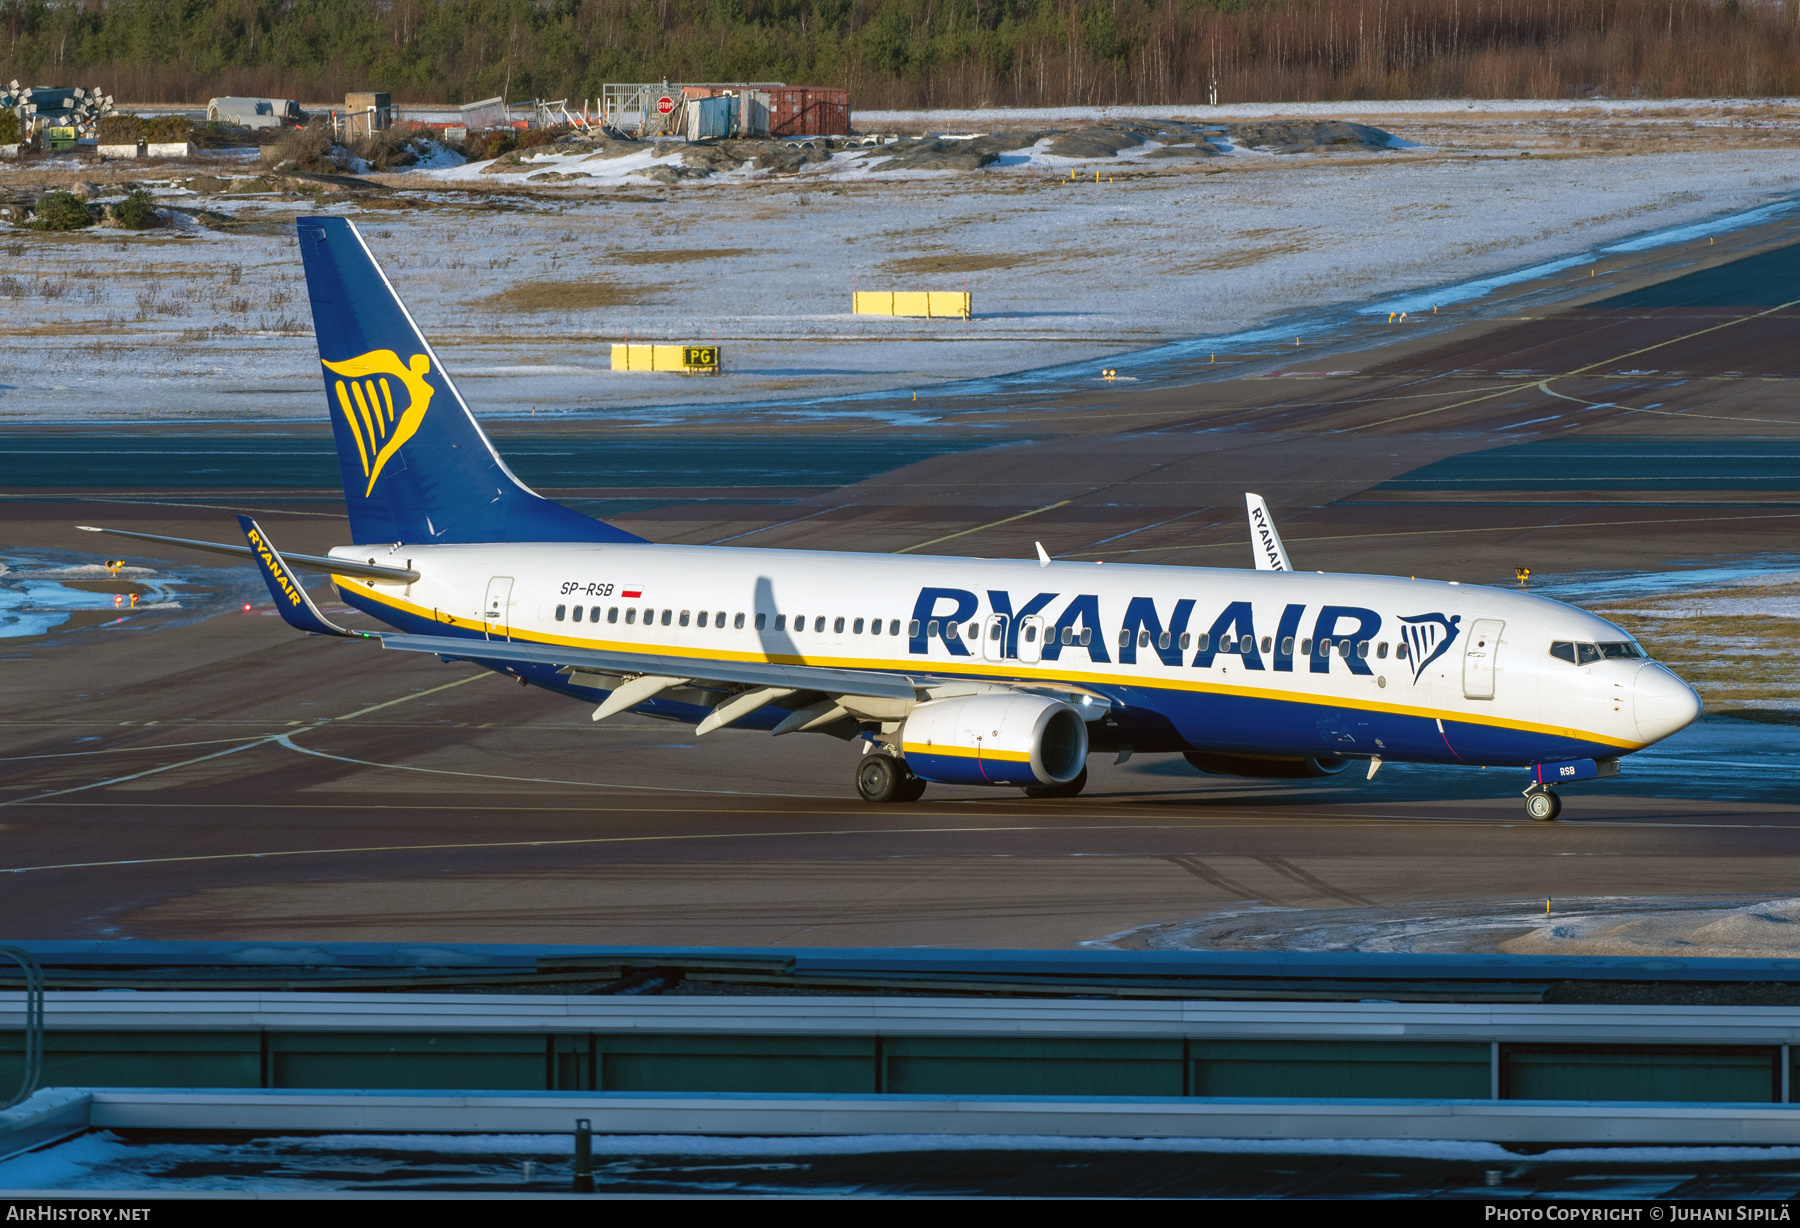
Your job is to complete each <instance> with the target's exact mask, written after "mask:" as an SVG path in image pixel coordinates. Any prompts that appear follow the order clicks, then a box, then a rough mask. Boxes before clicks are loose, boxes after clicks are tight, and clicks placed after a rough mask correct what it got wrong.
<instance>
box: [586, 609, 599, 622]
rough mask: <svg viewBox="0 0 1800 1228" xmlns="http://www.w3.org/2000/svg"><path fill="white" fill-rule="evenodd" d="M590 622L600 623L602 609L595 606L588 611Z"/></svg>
mask: <svg viewBox="0 0 1800 1228" xmlns="http://www.w3.org/2000/svg"><path fill="white" fill-rule="evenodd" d="M588 621H589V622H591V623H597V622H599V621H600V607H599V606H594V607H593V608H592V609H590V610H588Z"/></svg>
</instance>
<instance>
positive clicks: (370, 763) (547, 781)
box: [263, 725, 826, 800]
mask: <svg viewBox="0 0 1800 1228" xmlns="http://www.w3.org/2000/svg"><path fill="white" fill-rule="evenodd" d="M314 728H315V729H316V728H318V726H316V725H315V726H314ZM300 732H311V731H310V730H302V731H300ZM291 737H292V735H291V734H286V733H278V734H272V735H271V736H269V737H267V738H265V739H263V741H266V742H278V743H280V744H281V745H282V746H285V747H287V748H288V749H289V750H292V751H298V752H299V753H300V754H302V755H314V756H317V757H318V758H320V759H335V760H337V761H338V762H339V763H354V764H357V765H358V766H360V767H371V768H382V769H385V770H388V771H395V772H425V773H428V774H430V775H433V776H472V777H474V778H476V779H477V780H510V781H515V782H517V783H520V784H538V785H578V786H580V787H581V788H584V789H628V790H630V791H632V792H634V793H702V794H711V795H714V796H720V797H784V798H801V799H804V800H814V799H819V800H823V799H824V798H825V796H826V795H825V794H819V793H753V792H750V791H749V790H747V789H683V788H680V787H679V786H676V785H618V784H608V783H607V782H605V781H598V780H556V779H553V778H551V777H548V776H501V775H498V774H496V773H493V772H459V771H456V770H455V769H453V768H428V767H414V766H412V765H411V764H408V763H376V762H375V761H374V760H373V759H356V758H352V757H351V756H349V755H334V754H332V753H331V752H330V751H327V750H313V749H312V748H311V747H307V746H300V745H297V744H295V743H294V742H293V741H291V740H290V739H291Z"/></svg>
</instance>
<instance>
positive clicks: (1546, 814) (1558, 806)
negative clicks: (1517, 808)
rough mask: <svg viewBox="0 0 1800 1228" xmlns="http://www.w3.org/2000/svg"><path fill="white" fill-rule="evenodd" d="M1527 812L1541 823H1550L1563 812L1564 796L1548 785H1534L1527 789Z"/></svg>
mask: <svg viewBox="0 0 1800 1228" xmlns="http://www.w3.org/2000/svg"><path fill="white" fill-rule="evenodd" d="M1525 813H1526V814H1528V815H1530V816H1531V817H1532V818H1534V819H1536V820H1537V821H1538V822H1540V823H1549V822H1552V821H1554V820H1555V818H1556V816H1557V815H1559V814H1561V813H1562V798H1560V797H1558V796H1556V793H1555V791H1554V790H1552V789H1550V788H1549V787H1548V786H1547V785H1532V786H1531V788H1529V789H1527V790H1525Z"/></svg>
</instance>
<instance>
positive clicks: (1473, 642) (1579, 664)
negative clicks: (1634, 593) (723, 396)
mask: <svg viewBox="0 0 1800 1228" xmlns="http://www.w3.org/2000/svg"><path fill="white" fill-rule="evenodd" d="M298 225H299V238H300V250H301V254H302V257H303V260H304V263H305V268H306V279H307V287H308V290H309V292H310V294H311V297H312V307H313V319H314V323H315V325H316V331H317V335H318V344H319V355H320V361H321V363H322V364H323V372H324V379H325V393H326V406H327V411H328V413H329V414H330V417H331V421H332V426H333V430H334V432H335V436H336V442H337V452H338V460H339V464H340V467H341V470H342V474H343V479H344V498H345V502H346V504H347V505H348V510H349V519H350V528H351V534H352V537H353V539H354V541H355V542H356V544H355V545H348V546H338V547H335V548H333V549H332V550H331V552H330V554H329V555H328V556H325V557H314V556H303V555H292V554H290V555H285V556H284V555H282V554H281V553H279V552H277V551H276V549H275V547H274V546H273V545H272V544H271V543H270V542H269V540H268V537H267V535H266V534H264V533H263V532H262V531H261V530H260V529H259V528H258V527H257V526H256V524H255V522H254V521H252V520H250V519H249V518H248V517H243V516H240V517H239V521H240V523H241V525H242V527H243V529H244V531H245V533H246V537H247V540H248V545H245V546H233V545H222V544H219V543H212V542H192V541H187V540H185V539H178V538H166V537H160V536H157V535H154V534H147V533H123V532H122V531H120V530H95V531H100V532H115V533H121V534H122V535H123V536H128V537H138V538H143V539H146V540H150V541H159V542H174V543H177V544H181V545H186V546H192V547H197V548H200V549H207V550H213V551H216V552H222V553H228V554H236V555H239V556H249V557H252V558H254V559H255V560H256V561H257V562H258V563H259V564H260V565H261V567H262V569H263V572H264V577H265V579H266V580H267V581H268V584H269V590H270V593H271V594H272V595H273V597H274V598H275V603H276V607H277V608H278V609H279V610H280V611H281V613H282V615H283V617H284V618H286V620H287V621H288V622H289V623H290V624H292V625H293V626H295V627H297V628H299V629H301V630H303V631H308V632H313V633H316V634H321V635H333V636H343V637H346V638H352V639H368V640H373V641H374V643H377V644H379V645H380V646H381V647H383V648H386V649H390V650H401V651H408V652H428V653H436V654H438V655H439V656H440V657H442V658H443V659H445V660H447V661H448V660H467V661H472V662H475V663H476V664H479V665H482V666H485V667H486V668H488V669H492V670H495V671H497V672H499V673H503V674H508V675H511V676H513V677H515V678H517V679H518V680H519V681H520V682H521V683H529V684H530V685H533V686H537V687H541V688H543V689H545V690H549V691H555V692H557V693H559V694H562V695H566V696H568V697H570V698H572V699H576V700H581V701H584V702H587V703H592V704H594V705H595V707H594V712H593V719H595V720H597V721H598V720H604V719H606V718H607V717H609V716H613V715H615V714H617V713H620V712H625V711H632V712H636V713H639V714H641V715H646V716H654V717H663V718H667V719H670V720H676V721H683V722H687V723H690V724H693V725H695V726H696V732H697V733H699V734H708V733H711V732H713V731H715V730H718V729H722V728H725V727H727V726H730V727H732V728H735V729H746V730H764V731H767V732H769V733H772V734H775V735H777V736H779V735H782V734H788V733H801V732H808V733H823V734H828V735H831V736H832V737H834V738H839V739H843V740H845V741H850V742H855V743H857V744H858V746H859V748H860V750H861V752H862V753H861V755H860V757H859V758H858V760H857V764H856V771H855V779H856V787H857V791H858V792H859V793H860V794H861V795H862V797H863V798H865V799H866V800H868V801H870V802H897V801H911V800H914V799H916V798H918V797H919V796H920V795H921V794H922V793H923V792H924V789H925V785H926V782H928V781H935V782H940V783H945V784H957V785H999V786H1011V787H1021V788H1023V789H1024V790H1025V792H1026V793H1028V794H1030V795H1032V796H1035V797H1073V796H1075V795H1076V794H1078V793H1080V792H1081V790H1082V787H1083V785H1084V784H1085V783H1086V781H1087V766H1086V765H1087V759H1088V756H1089V755H1090V754H1092V753H1095V752H1110V753H1113V754H1115V755H1116V756H1117V761H1119V762H1123V761H1124V759H1125V758H1127V757H1129V756H1130V755H1132V754H1134V753H1139V754H1150V753H1157V754H1180V755H1183V756H1185V757H1186V758H1187V760H1188V762H1189V763H1191V764H1192V765H1193V766H1194V767H1196V768H1198V769H1199V770H1201V771H1203V772H1214V773H1223V774H1228V775H1239V776H1265V777H1267V776H1283V777H1301V776H1320V775H1327V774H1331V773H1335V772H1338V771H1341V770H1343V769H1344V768H1345V767H1347V766H1349V764H1350V763H1352V762H1353V761H1359V760H1360V761H1364V762H1366V763H1367V764H1368V765H1369V775H1370V776H1371V777H1372V776H1374V774H1375V771H1376V770H1377V769H1378V768H1379V767H1380V766H1381V764H1382V763H1384V762H1389V761H1393V762H1406V763H1433V764H1467V765H1471V766H1473V765H1484V766H1490V767H1494V766H1509V767H1520V768H1527V769H1529V770H1530V772H1531V783H1530V786H1529V788H1527V789H1526V790H1525V799H1526V809H1527V812H1528V813H1529V814H1530V815H1531V816H1532V817H1533V818H1537V819H1552V818H1555V817H1556V815H1557V813H1558V812H1559V810H1560V808H1561V804H1560V801H1559V800H1558V798H1557V795H1556V793H1555V792H1554V791H1553V787H1554V786H1556V785H1558V784H1562V783H1567V782H1569V781H1576V780H1586V779H1592V778H1595V777H1599V776H1610V775H1613V774H1615V773H1616V772H1617V770H1618V761H1619V757H1620V756H1623V755H1626V754H1629V753H1631V752H1632V751H1636V750H1640V749H1642V748H1644V747H1646V746H1649V745H1650V744H1652V743H1654V742H1657V741H1660V740H1661V739H1663V738H1666V737H1668V736H1669V735H1670V734H1673V733H1675V732H1676V731H1677V730H1680V729H1682V728H1683V727H1685V726H1686V725H1688V724H1689V723H1690V722H1692V721H1693V720H1694V719H1695V718H1696V717H1697V716H1698V715H1699V713H1700V700H1699V697H1698V696H1697V695H1695V693H1694V691H1693V690H1692V689H1691V688H1689V687H1688V686H1687V685H1686V684H1685V683H1684V682H1682V680H1681V679H1680V678H1678V677H1676V675H1675V674H1674V673H1672V672H1671V671H1669V670H1668V669H1666V668H1664V667H1663V666H1662V665H1659V664H1657V663H1656V662H1654V661H1652V660H1650V659H1649V657H1648V655H1647V654H1646V653H1645V652H1644V650H1643V648H1642V647H1641V646H1640V645H1639V644H1638V643H1637V641H1636V640H1635V639H1633V638H1632V636H1631V635H1630V634H1628V633H1627V632H1625V631H1624V630H1622V629H1621V628H1619V627H1617V626H1614V625H1613V624H1612V623H1609V622H1607V621H1606V620H1605V619H1602V618H1599V617H1596V616H1595V615H1592V614H1588V613H1585V612H1583V611H1581V610H1578V609H1575V608H1573V607H1571V606H1568V605H1565V604H1563V603H1562V602H1559V601H1553V600H1549V599H1546V598H1543V597H1537V596H1533V595H1531V594H1530V593H1526V592H1522V591H1513V590H1507V589H1495V588H1486V587H1481V586H1476V585H1464V584H1459V583H1457V582H1455V581H1450V582H1448V583H1440V582H1436V581H1430V580H1417V579H1410V578H1397V577H1391V576H1361V575H1340V574H1327V573H1324V572H1316V573H1308V572H1297V571H1294V570H1293V569H1292V568H1291V566H1290V565H1289V562H1288V557H1287V552H1286V550H1285V548H1284V547H1283V546H1282V543H1281V538H1280V536H1279V534H1278V533H1277V532H1276V530H1275V525H1274V523H1273V520H1272V518H1271V517H1270V515H1269V511H1268V507H1267V505H1266V504H1264V502H1263V501H1262V499H1261V498H1260V497H1258V496H1255V495H1250V496H1248V497H1247V502H1248V510H1249V515H1250V525H1251V536H1252V542H1253V546H1254V549H1255V554H1256V564H1257V568H1256V570H1253V571H1245V570H1238V569H1231V568H1218V567H1157V566H1130V565H1123V566H1122V565H1119V564H1106V565H1102V564H1098V563H1076V562H1059V561H1056V560H1053V559H1051V558H1050V557H1049V555H1048V554H1047V553H1046V552H1045V551H1044V548H1043V546H1042V545H1041V544H1040V545H1039V546H1038V550H1037V555H1038V557H1037V558H1036V560H1022V561H1015V560H1008V559H982V558H942V557H920V556H899V555H887V554H852V553H840V552H835V551H832V552H827V551H809V550H759V549H752V548H740V547H734V546H733V547H718V546H664V545H657V544H654V543H652V542H647V541H645V540H643V539H642V538H639V537H636V536H634V535H632V534H630V533H628V532H626V531H624V530H622V529H619V528H615V527H614V526H612V525H609V524H606V523H604V522H602V521H598V520H593V519H590V518H589V517H586V516H583V515H581V514H579V513H577V512H574V511H572V510H570V509H568V508H565V507H562V506H561V505H559V504H556V503H553V502H551V501H550V500H548V499H545V498H543V497H542V496H541V495H538V494H536V493H535V492H533V491H532V490H530V489H528V488H527V487H526V486H525V485H524V484H523V483H522V482H520V481H519V480H518V478H516V477H515V476H513V474H512V472H511V470H509V469H508V468H507V467H506V463H505V462H504V461H503V460H502V459H501V458H500V455H499V454H498V453H497V452H496V451H495V450H494V447H493V445H492V444H491V443H490V442H489V441H488V438H487V436H486V435H485V434H483V432H482V430H481V428H480V426H478V425H477V424H476V421H475V418H474V415H473V414H471V413H470V412H469V408H468V406H467V405H466V404H465V403H464V401H463V399H462V396H461V395H460V394H459V393H458V392H457V390H456V386H455V385H454V384H453V383H452V382H451V380H450V377H449V375H448V373H447V372H446V371H445V370H444V367H443V364H442V363H441V362H440V361H439V360H438V357H437V354H436V353H435V352H434V351H433V350H432V348H431V345H430V343H428V342H427V341H426V340H425V338H424V336H423V335H422V334H421V333H420V332H419V329H418V327H417V326H416V325H415V324H414V322H413V320H412V317H411V316H410V314H408V312H407V310H406V307H405V306H404V304H402V303H401V301H400V298H399V296H398V295H397V294H396V293H395V292H394V289H393V287H392V286H391V285H390V284H389V282H388V280H387V278H386V277H385V276H384V275H383V273H382V272H381V269H380V268H379V266H378V265H377V264H376V262H375V259H374V257H373V255H372V254H371V253H370V252H369V249H368V247H367V245H366V244H365V243H364V242H363V240H362V236H361V235H360V234H359V233H358V232H357V230H356V228H355V227H354V226H353V225H351V223H350V222H348V221H346V220H344V219H341V218H302V219H300V220H299V223H298ZM82 527H84V528H85V527H87V526H82ZM296 567H299V568H305V569H309V570H315V571H323V572H327V573H329V574H330V575H331V577H332V580H333V582H334V583H335V584H336V585H337V588H338V591H339V593H340V594H341V595H342V598H343V600H344V601H345V602H346V603H347V604H349V605H351V606H354V607H355V608H356V609H358V610H361V611H363V612H364V613H366V614H368V615H370V616H372V617H374V618H375V619H377V620H379V621H380V622H382V623H385V624H386V625H387V626H389V627H392V628H394V629H395V630H394V631H392V632H381V633H363V632H354V633H353V632H348V631H345V630H343V629H342V628H340V627H338V626H336V625H334V624H333V623H331V622H330V621H329V620H328V619H326V618H325V617H324V616H323V615H322V614H320V613H319V611H318V609H317V608H316V607H315V606H314V605H313V603H312V601H311V599H310V598H309V597H308V595H307V593H306V591H305V590H304V589H303V588H302V587H301V584H300V581H299V580H298V578H297V577H296V576H295V574H294V568H296Z"/></svg>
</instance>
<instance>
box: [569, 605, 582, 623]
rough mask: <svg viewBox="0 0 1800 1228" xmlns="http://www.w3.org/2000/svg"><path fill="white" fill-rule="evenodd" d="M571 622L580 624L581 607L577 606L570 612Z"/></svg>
mask: <svg viewBox="0 0 1800 1228" xmlns="http://www.w3.org/2000/svg"><path fill="white" fill-rule="evenodd" d="M569 621H571V622H580V621H581V607H580V606H576V607H575V608H574V609H573V610H571V611H570V612H569Z"/></svg>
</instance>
